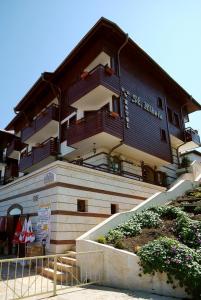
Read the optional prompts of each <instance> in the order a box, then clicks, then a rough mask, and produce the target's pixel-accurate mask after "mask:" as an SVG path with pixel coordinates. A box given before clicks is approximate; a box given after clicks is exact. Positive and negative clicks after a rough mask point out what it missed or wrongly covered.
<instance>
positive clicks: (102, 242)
mask: <svg viewBox="0 0 201 300" xmlns="http://www.w3.org/2000/svg"><path fill="white" fill-rule="evenodd" d="M97 242H98V243H100V244H106V238H105V237H104V236H103V235H101V236H99V237H98V239H97Z"/></svg>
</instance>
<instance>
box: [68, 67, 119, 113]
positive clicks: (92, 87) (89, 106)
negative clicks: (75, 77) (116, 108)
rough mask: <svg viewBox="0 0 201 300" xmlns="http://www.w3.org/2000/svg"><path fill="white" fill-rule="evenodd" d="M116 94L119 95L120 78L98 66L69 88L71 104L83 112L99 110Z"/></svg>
mask: <svg viewBox="0 0 201 300" xmlns="http://www.w3.org/2000/svg"><path fill="white" fill-rule="evenodd" d="M114 94H115V95H117V96H118V95H119V78H118V76H116V75H115V74H113V72H112V70H111V69H109V70H108V69H106V68H105V67H104V66H102V65H98V66H97V67H96V68H94V69H93V70H91V71H90V72H89V73H88V74H87V75H86V77H84V79H81V80H79V81H77V82H76V83H75V84H74V85H72V86H71V87H70V88H69V94H68V95H69V104H70V105H71V106H73V107H75V108H80V109H82V108H83V110H97V109H99V108H100V107H102V106H103V105H104V103H103V101H104V100H105V99H108V97H111V96H112V95H114Z"/></svg>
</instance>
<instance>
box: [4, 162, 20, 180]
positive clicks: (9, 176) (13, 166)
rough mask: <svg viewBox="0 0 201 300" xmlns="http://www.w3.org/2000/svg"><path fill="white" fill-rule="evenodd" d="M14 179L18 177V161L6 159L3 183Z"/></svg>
mask: <svg viewBox="0 0 201 300" xmlns="http://www.w3.org/2000/svg"><path fill="white" fill-rule="evenodd" d="M16 177H18V161H17V160H16V159H8V160H7V166H6V168H5V174H4V180H5V183H8V182H9V181H12V180H13V179H14V178H16Z"/></svg>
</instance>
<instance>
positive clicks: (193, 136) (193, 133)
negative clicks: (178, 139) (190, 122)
mask: <svg viewBox="0 0 201 300" xmlns="http://www.w3.org/2000/svg"><path fill="white" fill-rule="evenodd" d="M184 141H185V144H184V145H182V146H181V147H180V150H179V151H180V152H185V151H188V150H192V149H194V148H197V147H199V146H200V136H199V134H198V132H197V130H193V129H192V128H190V127H188V128H186V129H185V130H184Z"/></svg>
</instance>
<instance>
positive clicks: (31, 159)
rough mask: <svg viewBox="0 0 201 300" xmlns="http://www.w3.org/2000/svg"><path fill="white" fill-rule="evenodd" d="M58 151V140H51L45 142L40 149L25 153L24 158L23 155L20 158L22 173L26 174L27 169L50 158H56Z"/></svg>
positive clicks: (36, 148) (34, 148)
mask: <svg viewBox="0 0 201 300" xmlns="http://www.w3.org/2000/svg"><path fill="white" fill-rule="evenodd" d="M57 149H58V146H57V139H56V138H50V139H48V140H47V141H45V142H43V143H42V144H41V145H40V146H39V147H33V148H32V151H30V152H28V153H25V154H24V156H23V155H22V157H21V158H20V163H19V170H20V172H24V171H25V170H26V169H28V168H30V167H32V166H33V165H34V164H37V163H38V162H40V161H42V160H43V159H45V158H47V157H49V156H55V155H56V154H57Z"/></svg>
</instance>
